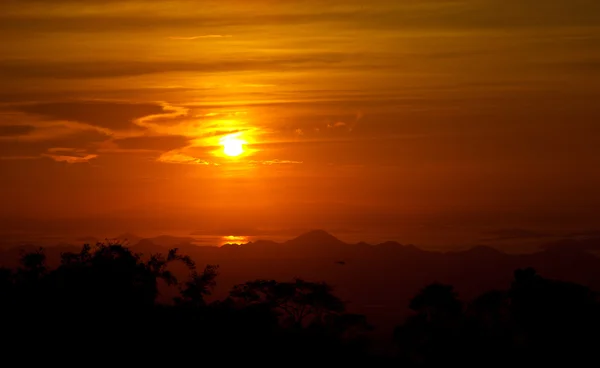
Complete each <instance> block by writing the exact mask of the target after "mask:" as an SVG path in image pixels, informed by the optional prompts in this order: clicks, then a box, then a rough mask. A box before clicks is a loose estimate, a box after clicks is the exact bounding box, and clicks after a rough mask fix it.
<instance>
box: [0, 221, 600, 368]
mask: <svg viewBox="0 0 600 368" xmlns="http://www.w3.org/2000/svg"><path fill="white" fill-rule="evenodd" d="M306 241H321V242H323V244H328V245H329V246H331V247H333V248H336V247H338V246H339V247H344V248H343V249H344V251H348V252H349V253H345V254H346V255H351V254H356V253H355V252H356V251H357V250H358V249H360V250H361V252H363V253H361V256H362V257H367V258H365V259H359V258H356V259H354V260H353V261H352V262H346V261H336V262H333V263H330V262H329V260H326V259H325V258H323V254H322V253H317V258H300V259H299V258H293V257H292V258H288V259H287V261H286V260H284V259H281V264H280V265H279V266H281V268H279V267H275V266H276V265H274V264H272V262H273V258H269V257H271V256H270V255H267V258H266V259H265V260H267V261H268V262H269V263H271V268H269V265H268V264H265V263H264V262H261V261H260V260H259V259H258V258H257V259H254V260H251V259H248V258H241V259H240V258H236V257H238V256H240V254H242V253H240V251H241V250H242V249H246V250H252V249H253V244H248V245H247V247H244V246H239V247H225V248H223V249H222V248H211V250H210V251H209V250H208V249H203V248H205V247H199V248H198V249H199V250H200V251H205V253H203V256H204V257H205V259H204V261H206V260H207V259H209V258H211V256H212V257H213V258H212V259H211V260H213V261H214V260H216V259H217V258H219V257H221V258H220V259H221V260H223V261H225V262H228V261H229V262H231V263H230V264H229V266H232V265H236V266H237V267H238V268H235V267H226V268H222V267H221V266H220V265H218V266H217V265H216V264H213V263H211V264H206V265H204V264H203V263H199V262H197V261H195V260H194V259H193V258H192V257H190V256H188V255H184V254H182V253H180V252H179V251H178V250H177V249H170V250H167V252H165V253H155V254H145V255H143V254H141V253H137V252H136V251H135V249H136V247H124V246H122V245H120V244H117V243H99V244H97V245H95V246H89V245H84V246H83V247H80V248H79V249H77V250H74V251H68V250H67V249H65V248H56V249H53V250H50V249H48V251H54V252H56V251H61V254H60V256H59V262H58V264H57V265H56V266H55V267H52V266H50V265H49V264H48V262H47V261H48V260H49V258H48V257H47V254H46V252H47V251H46V250H44V249H28V250H24V251H23V252H22V253H21V254H20V256H19V262H18V266H17V267H15V268H13V269H8V268H2V269H0V297H1V299H0V300H1V301H2V303H0V318H1V319H2V322H3V332H4V333H5V334H7V336H8V335H10V336H11V337H12V339H11V340H10V341H9V342H8V343H7V345H5V346H4V348H5V357H7V356H9V355H10V354H11V353H12V352H17V351H19V348H21V347H27V348H31V349H36V351H41V350H40V349H43V348H44V347H45V348H48V347H50V348H51V349H52V350H54V351H59V350H60V349H61V348H64V346H68V347H69V348H70V349H74V353H73V354H82V353H83V352H84V351H88V350H87V349H88V348H89V346H101V344H103V342H104V343H105V341H106V340H105V338H106V336H110V344H111V345H110V346H113V347H117V346H119V347H122V348H121V349H114V348H113V349H104V350H103V353H102V357H100V358H108V359H113V360H114V359H117V357H118V359H123V358H127V359H136V361H137V362H138V363H142V362H143V363H144V364H150V363H156V362H157V361H156V358H155V357H154V354H153V353H151V352H158V351H170V352H174V351H178V354H175V355H173V356H171V355H165V357H166V358H167V359H168V361H169V362H170V364H183V363H184V362H185V361H188V360H189V357H190V354H199V353H210V354H216V355H217V356H221V357H226V356H227V355H229V354H231V352H235V355H233V356H232V357H228V358H227V360H228V361H230V362H234V361H235V362H237V363H242V362H245V361H246V359H247V357H248V356H251V355H254V354H257V353H258V352H261V351H263V350H264V349H265V347H269V349H273V350H272V351H271V350H269V351H268V356H267V357H265V358H264V359H265V361H264V364H263V365H265V366H274V365H276V364H279V363H280V362H281V360H282V359H288V358H289V357H290V356H294V361H295V362H296V363H300V364H312V363H314V362H316V361H318V362H320V363H324V364H334V363H336V364H344V365H349V364H350V363H355V364H356V363H360V364H368V365H370V366H398V365H402V366H410V367H434V366H440V365H442V364H453V365H454V364H459V365H461V366H469V367H470V366H473V367H475V366H481V364H482V362H486V363H485V365H486V366H492V367H496V366H497V367H501V366H506V365H520V364H526V365H537V364H542V365H548V364H550V363H561V364H583V363H589V362H591V361H594V362H596V361H597V356H596V355H595V351H596V350H595V347H596V346H597V343H598V342H600V339H599V338H598V335H597V334H596V332H597V329H598V328H600V299H599V297H598V296H599V294H598V293H596V292H594V291H593V288H590V287H589V286H587V285H585V284H580V283H574V282H572V281H569V280H560V281H559V280H557V279H554V278H549V277H546V276H544V277H542V276H540V274H539V273H538V272H537V271H536V270H535V269H533V268H531V267H526V268H517V269H515V270H514V271H513V272H509V273H508V274H503V275H500V274H496V276H499V278H498V279H491V278H490V277H491V275H492V272H488V273H487V274H486V273H485V272H484V271H485V270H486V269H488V270H490V271H493V272H496V273H499V272H501V271H500V267H502V266H503V264H502V262H505V266H506V267H512V266H513V265H514V263H515V262H517V263H518V262H525V263H531V262H539V261H542V262H546V263H548V262H550V263H552V262H554V263H552V265H553V266H557V265H558V266H561V265H563V266H564V265H565V264H567V263H568V264H570V265H571V266H572V267H574V268H579V267H583V266H584V265H586V264H585V262H590V263H589V264H587V265H586V266H589V267H593V266H597V259H596V258H594V256H590V255H587V256H586V255H585V254H584V253H578V255H575V254H576V252H570V253H566V254H569V255H570V256H569V257H565V255H564V254H565V253H562V254H561V256H560V257H559V258H568V259H566V261H565V263H560V262H558V261H557V260H556V258H552V257H554V256H555V254H556V253H554V252H541V253H540V254H539V255H536V257H538V258H535V257H532V256H526V257H525V258H523V257H517V258H515V256H511V255H506V254H502V253H501V252H498V251H496V250H493V249H490V248H488V247H475V248H473V249H470V250H467V251H462V252H452V253H447V254H443V253H434V252H425V251H420V250H418V248H415V247H412V246H402V245H400V244H397V243H392V242H388V243H384V244H381V245H380V246H369V247H370V248H369V249H368V250H366V249H365V247H366V246H365V245H364V244H355V245H351V244H345V243H343V242H341V241H338V240H337V239H335V238H334V237H332V236H331V235H329V234H327V233H325V232H322V231H318V232H311V233H309V234H306V236H300V237H298V238H295V239H293V240H292V241H290V242H285V243H283V244H277V243H265V244H268V245H265V247H266V248H269V247H272V250H273V251H275V252H276V251H279V250H280V249H282V248H286V249H293V248H294V247H298V248H301V247H302V244H306V243H305V242H306ZM138 246H140V247H142V248H141V249H146V250H150V249H152V247H160V248H162V246H159V245H156V244H154V243H152V242H151V241H150V240H148V239H146V240H142V241H140V243H138ZM337 249H342V248H337ZM308 251H309V254H310V252H311V251H312V249H311V248H309V249H308ZM210 252H212V253H210ZM211 254H212V255H211ZM337 255H338V256H339V255H341V254H337ZM196 256H198V254H197V255H196ZM589 257H592V258H589ZM482 260H487V261H484V262H481V261H482ZM592 260H593V261H592ZM236 261H241V262H236ZM307 261H308V262H307ZM488 261H493V262H496V263H495V264H493V265H490V263H488ZM557 262H558V263H557ZM594 262H595V263H594ZM444 263H446V264H449V266H448V267H449V268H448V269H446V270H445V271H443V272H442V273H435V272H434V271H435V270H436V269H440V268H441V267H442V265H443V264H444ZM550 263H548V264H550ZM453 264H454V265H453ZM456 264H460V265H461V266H462V267H464V266H468V267H471V268H468V267H467V268H462V271H461V272H463V274H462V275H458V276H459V277H458V278H456V280H458V281H460V280H461V276H467V277H468V278H472V279H473V280H475V281H476V282H477V283H478V285H479V286H480V287H482V285H487V286H486V287H485V288H483V291H482V292H479V293H477V294H473V296H472V297H467V296H465V293H464V292H462V291H461V290H465V285H462V286H461V287H456V286H455V284H454V283H451V282H450V281H452V276H453V274H452V273H451V272H449V270H452V267H455V266H456ZM540 264H541V263H540ZM248 265H251V267H258V268H255V269H252V268H250V269H248V268H245V269H244V268H243V267H244V266H248ZM340 265H343V267H339V266H340ZM239 267H241V268H242V271H241V272H240V269H239ZM311 267H312V268H311ZM473 267H476V268H473ZM490 267H491V268H490ZM300 268H303V270H304V272H305V274H312V275H313V276H315V278H311V279H307V278H303V277H286V276H285V273H281V274H279V275H278V277H277V278H263V277H257V278H252V277H251V278H249V279H246V280H244V281H242V282H235V283H233V284H231V283H230V282H231V281H232V280H234V279H237V278H239V277H248V276H250V275H251V272H252V271H254V272H256V271H259V270H260V272H263V275H264V274H271V275H273V273H277V272H282V270H286V272H288V275H289V274H291V272H296V271H299V270H300ZM571 270H573V268H571ZM587 270H588V271H589V270H591V268H588V269H587ZM325 271H328V272H329V273H328V272H325ZM423 271H427V273H426V274H424V273H423ZM369 272H370V273H369ZM317 275H321V276H327V275H328V277H329V278H330V279H332V280H333V279H336V277H337V279H336V280H337V281H339V284H332V283H331V282H328V281H323V280H322V279H321V278H319V276H317ZM336 275H337V276H336ZM407 275H411V277H412V279H411V278H406V276H407ZM482 275H483V277H482ZM454 276H457V275H454ZM436 277H439V278H436ZM442 277H445V278H442ZM501 279H502V281H501V282H499V283H498V288H490V287H489V285H490V284H492V283H493V282H494V281H499V280H501ZM224 280H225V282H223V281H224ZM226 280H229V281H226ZM309 280H310V281H309ZM414 280H419V281H417V283H421V284H420V285H419V286H416V287H415V288H414V290H413V289H412V287H413V286H415V285H417V284H416V283H413V282H415V281H414ZM424 280H430V281H426V282H424V283H422V281H424ZM431 280H434V281H431ZM440 280H443V281H440ZM403 282H404V283H403ZM219 284H223V285H222V286H221V287H225V288H226V291H225V292H224V293H223V294H222V295H221V296H218V295H216V294H215V293H214V291H216V290H217V288H218V285H219ZM407 292H409V295H406V294H405V293H407ZM344 295H347V296H352V297H354V298H355V299H354V300H351V301H348V300H347V299H345V298H344ZM396 302H397V303H398V304H395V303H396ZM364 303H368V304H364ZM369 307H371V308H372V310H369ZM361 308H362V309H363V310H364V311H365V312H366V313H361V312H359V311H360V309H361ZM386 308H387V309H386ZM403 309H404V310H405V311H404V312H403V311H402V310H403ZM386 314H387V315H388V316H387V317H388V318H387V319H382V316H383V317H385V316H386ZM48 331H61V333H64V336H63V338H61V339H48V338H47V336H48V335H47V333H48ZM191 331H193V333H192V334H190V332H191ZM22 341H27V343H26V344H25V345H22V346H20V345H19V344H20V342H22ZM130 344H133V345H131V346H140V347H143V348H141V349H140V348H135V349H130V348H127V346H129V345H130ZM57 349H58V350H57ZM165 349H166V350H165ZM295 354H300V356H299V357H295ZM71 356H72V357H73V356H75V355H71ZM158 359H162V357H161V356H158Z"/></svg>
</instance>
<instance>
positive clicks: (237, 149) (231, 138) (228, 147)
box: [220, 135, 246, 157]
mask: <svg viewBox="0 0 600 368" xmlns="http://www.w3.org/2000/svg"><path fill="white" fill-rule="evenodd" d="M220 143H221V145H222V146H223V153H225V154H226V155H227V156H230V157H236V156H239V155H241V154H242V153H244V144H246V141H243V140H241V139H239V138H238V137H237V135H228V136H226V137H223V138H222V139H221V141H220Z"/></svg>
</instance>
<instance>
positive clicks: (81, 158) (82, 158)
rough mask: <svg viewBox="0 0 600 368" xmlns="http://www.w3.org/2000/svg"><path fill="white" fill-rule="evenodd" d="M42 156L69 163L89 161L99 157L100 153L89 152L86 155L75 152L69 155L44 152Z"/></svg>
mask: <svg viewBox="0 0 600 368" xmlns="http://www.w3.org/2000/svg"><path fill="white" fill-rule="evenodd" d="M42 156H44V157H48V158H51V159H52V160H54V161H56V162H66V163H68V164H82V163H88V162H89V161H90V160H93V159H95V158H97V157H98V155H94V154H87V155H85V156H82V155H77V154H76V153H75V152H74V153H73V154H71V155H67V154H63V155H58V154H53V153H44V154H42Z"/></svg>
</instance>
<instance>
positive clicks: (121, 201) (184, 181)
mask: <svg viewBox="0 0 600 368" xmlns="http://www.w3.org/2000/svg"><path fill="white" fill-rule="evenodd" d="M50 4H51V5H50ZM0 43H1V44H2V47H1V48H0V80H1V81H2V83H0V173H1V174H2V178H3V180H2V182H1V183H0V189H1V191H0V200H1V201H2V203H3V206H2V209H0V215H2V216H15V215H16V214H19V215H23V216H34V215H35V216H38V215H39V216H42V215H44V216H47V215H52V216H57V217H64V216H69V215H72V214H74V213H76V214H78V215H82V216H83V215H90V216H91V215H96V214H98V213H105V212H106V213H113V212H115V211H121V212H122V211H133V212H136V211H138V212H139V211H141V210H139V209H141V208H143V209H144V211H146V210H148V209H150V208H161V209H162V210H161V211H164V213H167V212H168V211H167V207H168V208H170V210H169V211H171V212H172V213H175V214H179V213H182V211H181V209H182V208H193V211H192V213H207V212H208V211H209V209H210V211H212V212H211V215H212V216H213V217H211V219H213V218H221V217H222V219H221V220H216V219H215V220H214V221H217V222H219V221H221V222H225V221H229V222H235V223H238V222H243V220H240V219H237V217H238V216H239V217H240V218H243V216H242V214H245V215H244V216H246V218H248V217H250V218H251V220H252V221H256V222H260V221H269V220H272V219H276V220H278V221H279V220H281V221H283V220H282V219H287V218H289V221H290V222H291V221H300V220H306V221H307V222H310V221H313V220H314V221H315V222H319V221H325V220H318V219H317V218H318V216H321V215H322V216H324V217H323V218H326V217H325V215H324V213H325V212H326V211H324V210H323V209H324V208H328V209H329V210H331V211H332V213H331V214H329V215H327V216H329V217H327V218H336V216H338V215H340V214H345V213H349V212H351V211H354V212H355V213H360V214H362V216H363V217H365V218H369V221H371V220H372V221H373V222H374V223H381V224H384V223H385V224H386V225H385V226H394V221H393V220H385V221H384V220H379V221H378V220H377V218H383V217H378V216H384V215H383V214H389V213H392V212H393V213H396V212H399V213H404V214H406V213H411V211H412V212H413V213H414V212H418V211H433V210H438V209H448V211H454V210H456V209H461V210H464V211H467V212H469V213H471V212H473V211H475V212H476V211H479V210H483V209H485V210H486V211H488V210H489V211H495V210H502V211H512V210H515V209H517V208H518V209H520V210H522V209H526V210H528V211H529V210H531V211H534V212H535V211H539V212H540V213H545V211H546V209H547V208H552V209H557V208H561V209H562V208H575V209H576V210H577V211H588V208H591V207H594V206H596V205H600V197H599V196H598V195H597V188H598V186H599V185H600V177H599V175H598V170H597V167H599V166H600V149H599V148H598V147H600V133H599V130H598V129H599V126H598V122H599V121H600V108H599V106H600V105H599V104H598V101H599V100H600V2H599V1H596V0H569V1H567V0H556V1H537V0H451V1H448V0H425V1H411V0H407V1H397V0H373V1H368V2H365V1H358V0H346V1H338V0H305V1H291V0H290V1H274V0H256V1H242V0H219V1H213V0H206V1H191V0H165V1H151V0H145V1H143V0H120V1H116V0H102V1H101V0H85V1H74V0H56V1H41V0H19V1H17V0H4V1H2V2H1V3H0ZM238 140H239V141H238ZM241 141H243V142H244V144H241V145H240V142H241ZM40 178H43V180H42V179H40ZM573 178H577V180H576V181H575V180H573ZM299 208H302V210H299ZM540 208H544V210H540ZM134 209H135V210H134ZM190 211H191V210H190ZM169 213H170V212H169ZM219 216H221V217H219ZM385 216H387V215H385ZM234 217H235V219H234ZM385 218H388V219H389V218H390V217H385ZM188 220H189V219H188ZM188 220H186V221H188ZM189 221H191V220H189ZM198 221H199V220H198ZM207 221H208V220H207ZM248 221H250V220H248ZM386 221H387V222H386ZM219 223H220V222H219ZM263 225H264V224H263ZM315 225H318V224H315ZM215 226H217V225H215ZM281 226H287V225H281Z"/></svg>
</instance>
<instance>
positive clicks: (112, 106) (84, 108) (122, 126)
mask: <svg viewBox="0 0 600 368" xmlns="http://www.w3.org/2000/svg"><path fill="white" fill-rule="evenodd" d="M9 108H11V109H13V110H16V111H19V112H23V113H27V114H31V115H37V116H39V117H41V118H44V119H46V120H54V121H74V122H79V123H83V124H88V125H91V126H95V127H100V128H107V129H111V130H130V129H140V127H139V126H137V125H135V124H134V122H135V121H136V120H138V119H140V118H143V117H146V116H150V115H159V114H161V113H164V112H165V109H164V107H163V106H162V105H159V104H152V103H127V102H107V101H71V102H44V103H34V104H27V105H12V106H9Z"/></svg>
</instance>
